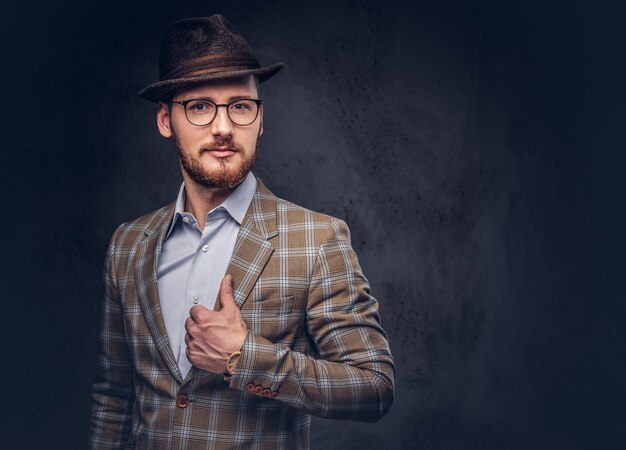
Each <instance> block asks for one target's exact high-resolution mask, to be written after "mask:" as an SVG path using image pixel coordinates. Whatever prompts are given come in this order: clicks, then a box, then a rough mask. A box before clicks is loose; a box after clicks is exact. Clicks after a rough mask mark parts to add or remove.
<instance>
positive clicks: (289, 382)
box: [230, 220, 395, 422]
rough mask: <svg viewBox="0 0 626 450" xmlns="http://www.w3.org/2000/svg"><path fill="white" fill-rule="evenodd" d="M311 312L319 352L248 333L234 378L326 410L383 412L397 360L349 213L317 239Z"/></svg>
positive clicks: (359, 414)
mask: <svg viewBox="0 0 626 450" xmlns="http://www.w3.org/2000/svg"><path fill="white" fill-rule="evenodd" d="M305 320H306V325H307V331H308V333H309V336H310V338H311V339H312V341H313V342H314V344H315V346H316V348H317V353H318V355H319V358H313V357H311V356H309V355H305V354H303V353H298V352H295V351H292V350H291V349H290V348H289V347H288V346H287V345H281V344H274V343H272V342H270V341H269V340H267V339H265V338H264V337H262V336H259V335H256V334H253V333H248V337H247V338H246V341H245V342H244V344H243V347H242V349H241V356H240V358H239V361H238V363H237V368H236V370H235V373H234V375H233V376H232V378H230V386H231V387H232V388H235V389H242V390H246V389H247V390H251V389H252V388H253V387H254V386H255V385H256V386H260V387H262V388H265V389H267V391H266V392H265V395H268V393H269V391H273V392H275V394H274V397H275V400H276V401H281V402H284V403H286V404H288V405H290V406H292V407H294V408H297V409H300V410H304V411H306V412H307V413H309V414H313V415H316V416H321V417H328V418H335V419H351V420H359V421H367V422H373V421H376V420H378V419H379V418H381V417H382V416H383V415H385V414H386V412H387V411H388V410H389V408H390V407H391V404H392V402H393V398H394V394H393V387H394V376H395V368H394V364H393V360H392V356H391V352H390V350H389V343H388V340H387V336H386V334H385V332H384V330H383V329H382V327H381V325H380V320H379V315H378V302H377V301H376V299H375V298H374V297H372V296H371V295H370V288H369V284H368V281H367V280H366V278H365V277H364V275H363V274H362V272H361V268H360V266H359V263H358V260H357V257H356V254H355V252H354V250H353V249H352V247H351V245H350V234H349V230H348V227H347V226H346V224H345V223H344V222H343V221H340V220H337V221H334V222H332V223H331V227H330V229H329V231H328V232H327V234H326V237H325V239H324V240H323V243H322V244H321V246H320V247H319V251H318V254H317V259H316V263H315V268H314V270H313V274H312V278H311V283H310V286H309V291H308V300H307V310H306V318H305ZM257 389H258V388H257ZM259 390H260V389H259Z"/></svg>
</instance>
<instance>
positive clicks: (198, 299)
mask: <svg viewBox="0 0 626 450" xmlns="http://www.w3.org/2000/svg"><path fill="white" fill-rule="evenodd" d="M199 301H200V297H198V296H197V295H194V296H193V303H194V304H195V305H197V304H198V302H199Z"/></svg>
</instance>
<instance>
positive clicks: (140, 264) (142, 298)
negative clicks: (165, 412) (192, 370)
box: [135, 203, 183, 383]
mask: <svg viewBox="0 0 626 450" xmlns="http://www.w3.org/2000/svg"><path fill="white" fill-rule="evenodd" d="M175 206H176V205H175V203H170V204H169V205H168V206H166V207H165V208H162V209H161V210H160V211H159V213H157V214H156V215H155V217H154V219H153V220H152V221H151V222H150V223H149V224H148V225H147V226H146V228H145V230H144V237H143V240H142V241H141V242H139V244H138V245H137V253H136V255H135V283H136V286H137V295H138V297H139V304H140V305H141V309H142V311H143V315H144V318H145V320H146V323H147V325H148V329H149V330H150V334H151V335H152V339H153V340H154V343H155V345H156V347H157V349H158V350H159V353H160V354H161V357H162V358H163V360H164V361H165V363H166V364H167V367H168V368H169V369H170V371H171V372H172V374H173V375H174V377H175V378H176V380H178V382H179V383H182V382H183V377H182V374H181V372H180V369H179V368H178V364H177V363H176V359H175V358H174V353H173V352H172V348H171V346H170V342H169V339H168V337H167V331H166V329H165V323H164V322H163V315H162V312H161V302H160V300H159V290H158V284H157V261H158V258H159V255H160V254H161V247H162V245H163V239H164V237H165V232H166V231H167V228H168V226H169V224H170V222H171V220H172V217H173V215H174V209H175Z"/></svg>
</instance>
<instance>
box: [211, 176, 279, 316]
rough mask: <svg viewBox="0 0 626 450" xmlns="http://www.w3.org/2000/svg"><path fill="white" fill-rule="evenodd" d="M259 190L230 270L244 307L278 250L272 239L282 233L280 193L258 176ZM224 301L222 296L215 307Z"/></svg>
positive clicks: (242, 231) (218, 307) (239, 302)
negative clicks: (278, 205) (278, 209)
mask: <svg viewBox="0 0 626 450" xmlns="http://www.w3.org/2000/svg"><path fill="white" fill-rule="evenodd" d="M257 183H258V185H257V190H256V192H255V194H254V197H253V198H252V202H251V203H250V206H249V208H248V211H247V212H246V215H245V216H244V219H243V222H242V223H241V228H240V229H239V234H238V236H237V241H236V242H235V248H234V249H233V256H232V258H231V260H230V263H229V265H228V268H227V269H226V273H228V274H230V275H232V277H233V293H234V297H235V302H236V303H237V306H239V308H241V306H242V305H243V304H244V302H245V301H246V299H247V298H248V295H249V294H250V291H251V290H252V288H253V287H254V285H255V283H256V281H257V280H258V278H259V276H260V275H261V272H262V271H263V268H264V267H265V264H266V263H267V260H268V259H269V257H270V255H271V254H272V252H273V251H274V246H273V245H272V244H271V243H270V242H269V239H271V238H272V237H274V236H276V235H277V234H278V228H277V226H276V196H275V195H274V194H272V193H271V192H270V191H269V189H267V188H266V187H265V185H264V184H263V183H262V182H261V180H258V179H257ZM220 308H221V305H220V303H219V298H218V299H217V301H216V302H215V309H216V310H219V309H220Z"/></svg>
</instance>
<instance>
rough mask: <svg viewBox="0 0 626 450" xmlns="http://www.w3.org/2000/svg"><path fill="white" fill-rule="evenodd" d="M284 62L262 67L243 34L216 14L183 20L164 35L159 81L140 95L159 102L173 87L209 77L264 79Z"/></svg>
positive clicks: (261, 80)
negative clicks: (246, 76) (255, 77)
mask: <svg viewBox="0 0 626 450" xmlns="http://www.w3.org/2000/svg"><path fill="white" fill-rule="evenodd" d="M283 65H284V64H283V63H277V64H273V65H271V66H267V67H261V64H259V60H258V59H257V58H256V57H255V56H254V54H253V53H252V50H251V49H250V46H249V45H248V43H247V42H246V40H245V39H244V38H243V36H242V35H241V34H239V32H238V31H237V30H236V29H235V27H233V26H232V25H231V24H230V23H228V21H227V20H226V19H225V18H224V17H222V16H220V15H219V14H216V15H214V16H210V17H197V18H192V19H183V20H179V21H177V22H176V23H174V25H172V28H170V29H169V31H168V32H167V33H166V35H165V37H164V38H163V43H162V44H161V54H160V56H159V81H158V82H156V83H153V84H151V85H149V86H146V87H145V88H143V89H142V90H141V91H139V95H141V96H142V97H143V98H145V99H146V100H150V101H151V102H158V101H159V100H162V99H163V98H164V97H166V96H167V94H168V93H170V92H172V91H173V90H175V89H179V88H183V87H187V86H192V85H194V84H197V83H201V82H203V81H208V80H216V79H222V78H233V77H241V76H245V75H256V76H257V77H258V78H259V82H263V81H265V80H267V79H269V78H270V77H272V76H274V75H275V74H276V73H277V72H278V71H279V70H280V69H281V68H282V67H283Z"/></svg>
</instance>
